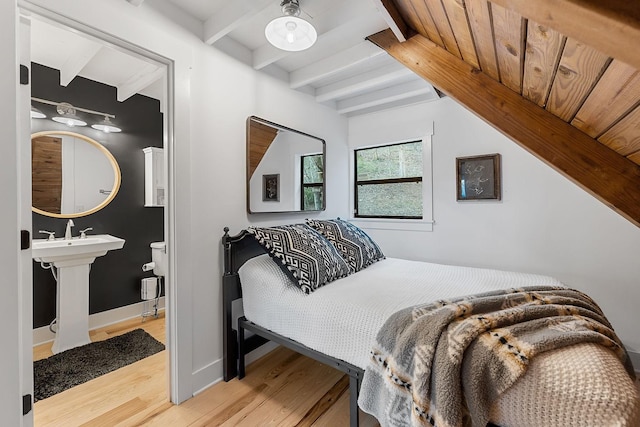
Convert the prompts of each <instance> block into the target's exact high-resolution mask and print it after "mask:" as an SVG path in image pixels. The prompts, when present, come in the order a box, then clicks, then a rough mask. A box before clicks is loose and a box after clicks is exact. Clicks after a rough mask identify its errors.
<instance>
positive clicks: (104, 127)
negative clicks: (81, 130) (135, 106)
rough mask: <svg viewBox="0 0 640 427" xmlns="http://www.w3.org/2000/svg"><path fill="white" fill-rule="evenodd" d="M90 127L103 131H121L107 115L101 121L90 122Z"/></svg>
mask: <svg viewBox="0 0 640 427" xmlns="http://www.w3.org/2000/svg"><path fill="white" fill-rule="evenodd" d="M91 127H92V128H94V129H98V130H101V131H102V132H104V133H111V132H122V129H120V128H119V127H118V126H116V125H114V124H113V122H111V119H110V118H109V116H104V120H103V121H101V122H99V123H95V124H92V125H91Z"/></svg>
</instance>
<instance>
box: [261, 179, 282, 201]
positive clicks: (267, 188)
mask: <svg viewBox="0 0 640 427" xmlns="http://www.w3.org/2000/svg"><path fill="white" fill-rule="evenodd" d="M262 201H263V202H279V201H280V174H279V173H274V174H269V175H262Z"/></svg>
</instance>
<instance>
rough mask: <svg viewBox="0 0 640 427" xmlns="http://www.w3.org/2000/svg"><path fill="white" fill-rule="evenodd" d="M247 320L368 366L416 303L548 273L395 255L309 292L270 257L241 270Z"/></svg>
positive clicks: (539, 280) (545, 281) (531, 280)
mask: <svg viewBox="0 0 640 427" xmlns="http://www.w3.org/2000/svg"><path fill="white" fill-rule="evenodd" d="M239 274H240V281H241V283H242V294H243V303H242V304H243V307H244V313H245V316H246V317H247V319H249V320H251V321H252V322H254V323H256V324H258V325H260V326H263V327H265V328H267V329H270V330H272V331H274V332H276V333H278V334H280V335H283V336H286V337H289V338H291V339H293V340H295V341H298V342H301V343H304V344H305V345H306V346H307V347H310V348H312V349H314V350H317V351H320V352H322V353H324V354H328V355H331V356H333V357H336V358H338V359H341V360H344V361H346V362H349V363H351V364H353V365H355V366H358V367H360V368H362V369H365V367H366V366H367V363H368V360H369V350H370V349H371V347H372V345H373V344H374V340H375V337H376V334H377V333H378V330H379V329H380V327H381V326H382V325H383V324H384V322H385V320H387V318H388V317H389V316H390V315H392V314H393V313H395V312H396V311H398V310H400V309H403V308H406V307H410V306H413V305H416V304H421V303H425V302H430V301H434V300H437V299H445V298H451V297H457V296H463V295H468V294H474V293H479V292H484V291H490V290H495V289H505V288H512V287H519V286H525V285H562V284H561V283H560V282H559V281H558V280H557V279H554V278H552V277H547V276H541V275H535V274H525V273H516V272H508V271H499V270H489V269H479V268H470V267H459V266H450V265H442V264H432V263H426V262H418V261H408V260H401V259H394V258H387V259H385V260H382V261H379V262H377V263H375V264H373V265H371V266H369V267H367V268H365V269H364V270H362V271H360V272H358V273H355V274H351V275H350V276H348V277H345V278H343V279H340V280H336V281H335V282H331V283H329V284H327V285H325V286H323V287H321V288H320V289H318V290H316V291H315V292H313V293H311V294H310V295H305V294H304V293H303V292H302V291H300V290H299V289H298V288H296V287H295V286H294V285H293V284H292V283H291V281H290V280H289V279H288V278H287V276H285V275H284V273H283V272H282V270H281V269H280V268H279V267H278V265H276V264H275V262H273V260H271V258H270V257H269V256H268V255H261V256H259V257H256V258H254V259H252V260H249V261H248V262H247V263H245V265H243V266H242V267H241V268H240V271H239Z"/></svg>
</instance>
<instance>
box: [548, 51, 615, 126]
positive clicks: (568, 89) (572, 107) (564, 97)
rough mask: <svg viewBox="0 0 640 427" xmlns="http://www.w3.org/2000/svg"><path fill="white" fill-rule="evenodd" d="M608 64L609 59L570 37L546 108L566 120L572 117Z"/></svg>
mask: <svg viewBox="0 0 640 427" xmlns="http://www.w3.org/2000/svg"><path fill="white" fill-rule="evenodd" d="M608 64H609V58H608V57H607V56H606V55H604V54H603V53H600V52H598V51H597V50H595V49H592V48H590V47H589V46H586V45H584V44H582V43H579V42H578V41H576V40H575V39H567V42H566V43H565V45H564V50H563V51H562V57H561V58H560V64H559V66H558V70H557V72H556V75H555V79H554V81H553V86H552V87H551V92H550V94H549V100H548V101H547V110H549V112H551V113H553V114H555V115H556V116H558V117H560V118H561V119H562V120H564V121H565V122H569V121H571V120H573V117H574V116H575V114H576V112H577V111H578V109H579V108H580V106H581V105H582V103H583V102H584V100H585V99H586V98H587V96H588V95H589V91H591V89H592V88H593V86H594V85H595V84H596V82H597V81H598V79H599V78H600V76H601V75H602V73H603V72H604V70H605V69H606V67H607V66H608Z"/></svg>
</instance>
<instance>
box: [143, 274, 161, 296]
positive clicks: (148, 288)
mask: <svg viewBox="0 0 640 427" xmlns="http://www.w3.org/2000/svg"><path fill="white" fill-rule="evenodd" d="M157 296H158V278H157V277H147V278H145V279H142V286H141V288H140V297H141V298H142V299H143V300H152V299H155V298H156V297H157Z"/></svg>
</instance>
